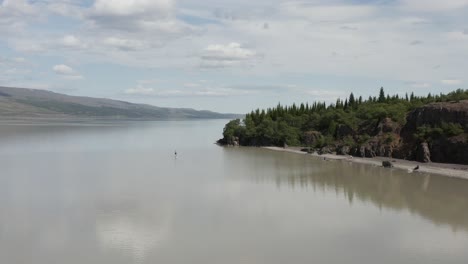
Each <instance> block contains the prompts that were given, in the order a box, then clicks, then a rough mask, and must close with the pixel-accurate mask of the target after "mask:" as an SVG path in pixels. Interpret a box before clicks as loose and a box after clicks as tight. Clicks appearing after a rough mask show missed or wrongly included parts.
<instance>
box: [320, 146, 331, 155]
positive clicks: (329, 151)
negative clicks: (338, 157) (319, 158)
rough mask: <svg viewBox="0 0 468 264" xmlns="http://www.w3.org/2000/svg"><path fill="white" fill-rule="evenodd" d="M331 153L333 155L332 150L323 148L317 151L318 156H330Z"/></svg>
mask: <svg viewBox="0 0 468 264" xmlns="http://www.w3.org/2000/svg"><path fill="white" fill-rule="evenodd" d="M332 153H333V151H332V148H330V147H323V148H321V149H320V150H319V151H318V154H319V155H323V154H332Z"/></svg>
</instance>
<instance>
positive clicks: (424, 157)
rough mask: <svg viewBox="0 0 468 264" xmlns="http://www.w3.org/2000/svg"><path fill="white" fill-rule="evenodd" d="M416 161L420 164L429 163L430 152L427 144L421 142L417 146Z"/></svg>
mask: <svg viewBox="0 0 468 264" xmlns="http://www.w3.org/2000/svg"><path fill="white" fill-rule="evenodd" d="M416 160H417V161H420V162H426V163H427V162H431V151H430V150H429V145H428V144H427V142H423V143H421V144H420V145H419V147H418V150H417V152H416Z"/></svg>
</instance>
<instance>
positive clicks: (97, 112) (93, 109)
mask: <svg viewBox="0 0 468 264" xmlns="http://www.w3.org/2000/svg"><path fill="white" fill-rule="evenodd" d="M236 116H237V117H238V116H239V115H235V114H220V113H216V112H211V111H197V110H194V109H189V108H165V107H156V106H152V105H146V104H134V103H129V102H124V101H117V100H111V99H102V98H91V97H81V96H70V95H65V94H59V93H54V92H50V91H44V90H35V89H24V88H10V87H0V119H9V118H13V119H15V118H73V117H77V118H106V119H107V118H108V119H150V120H164V119H199V118H213V119H215V118H235V117H236Z"/></svg>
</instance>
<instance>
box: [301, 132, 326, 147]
mask: <svg viewBox="0 0 468 264" xmlns="http://www.w3.org/2000/svg"><path fill="white" fill-rule="evenodd" d="M321 139H322V133H320V132H318V131H307V132H305V133H304V135H303V140H304V144H305V145H306V146H316V145H317V143H318V142H319V141H320V140H321Z"/></svg>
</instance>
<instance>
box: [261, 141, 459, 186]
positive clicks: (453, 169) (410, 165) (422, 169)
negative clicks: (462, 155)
mask: <svg viewBox="0 0 468 264" xmlns="http://www.w3.org/2000/svg"><path fill="white" fill-rule="evenodd" d="M263 148H264V149H268V150H272V151H283V152H290V153H294V154H300V155H310V156H311V157H313V158H320V159H328V160H339V161H346V162H354V163H361V164H367V165H372V166H382V161H391V162H392V164H393V168H395V169H401V170H405V171H408V172H412V173H429V174H437V175H443V176H447V177H455V178H460V179H465V180H468V165H460V164H446V163H433V162H431V163H421V162H417V161H408V160H401V159H394V158H386V157H375V158H358V157H352V156H342V155H334V154H323V155H319V154H317V153H316V152H314V153H312V154H309V153H306V152H303V151H301V150H300V149H301V148H300V147H288V148H280V147H263ZM418 165H419V169H418V170H416V171H413V169H414V168H415V167H416V166H418Z"/></svg>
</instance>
